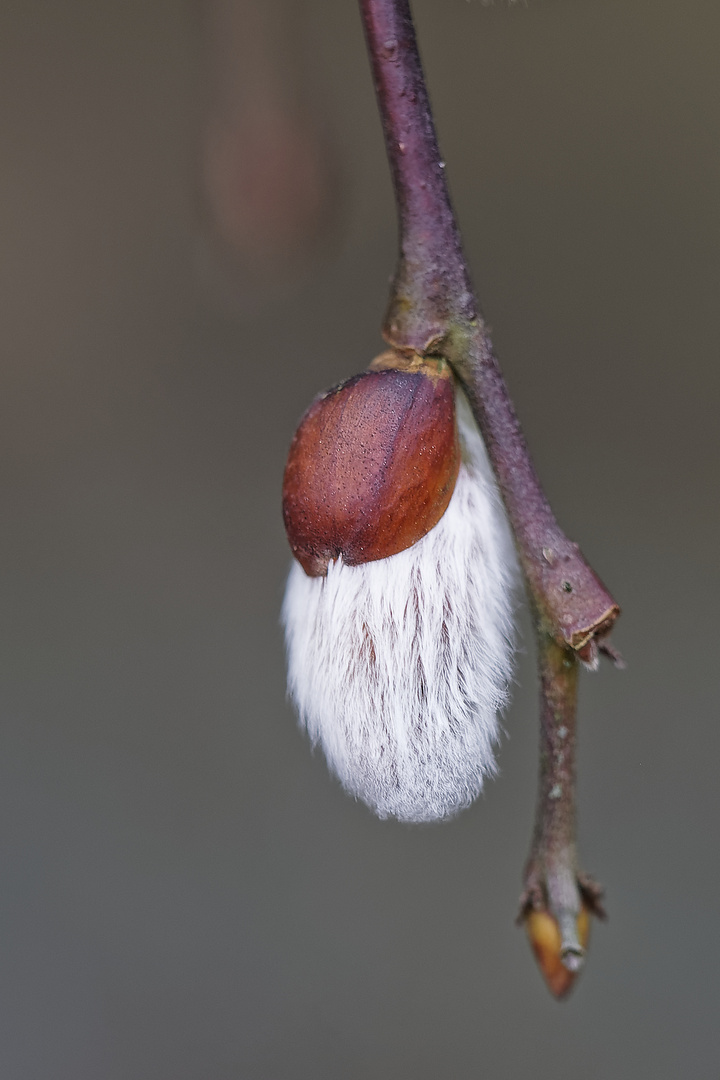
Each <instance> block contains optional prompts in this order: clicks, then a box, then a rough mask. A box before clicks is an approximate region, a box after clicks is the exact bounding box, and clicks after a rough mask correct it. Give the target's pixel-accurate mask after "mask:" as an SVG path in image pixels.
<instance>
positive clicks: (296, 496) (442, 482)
mask: <svg viewBox="0 0 720 1080" xmlns="http://www.w3.org/2000/svg"><path fill="white" fill-rule="evenodd" d="M459 466H460V451H459V445H458V436H457V427H456V423H455V390H454V386H453V380H452V376H451V374H450V371H449V368H448V367H447V365H445V364H444V363H442V362H437V361H427V362H423V363H419V364H417V363H416V364H414V365H412V367H409V366H408V365H405V369H404V370H399V369H398V368H384V369H383V370H371V371H366V372H364V373H363V374H362V375H356V376H354V377H353V378H351V379H348V380H347V381H346V382H343V383H341V384H340V385H339V386H336V387H334V388H333V389H332V390H329V391H328V392H327V393H326V394H324V395H323V396H322V397H320V398H318V399H317V400H316V401H315V402H314V403H313V404H312V405H311V406H310V408H309V409H308V411H307V412H306V413H305V416H304V417H303V419H302V420H301V422H300V426H299V427H298V430H297V432H296V434H295V437H294V439H293V442H292V445H291V447H290V453H289V456H288V461H287V466H286V469H285V479H284V482H283V516H284V519H285V528H286V530H287V534H288V539H289V541H290V546H291V547H292V550H293V554H294V555H295V558H296V559H297V560H298V562H299V563H300V564H301V566H302V567H303V569H304V570H305V572H306V573H307V574H309V575H310V576H312V577H317V576H320V575H323V574H325V573H326V572H327V567H328V563H329V562H330V560H331V559H337V558H338V557H339V556H342V558H343V560H344V562H346V563H348V564H349V565H351V566H356V565H359V564H360V563H365V562H372V561H374V560H376V559H384V558H387V557H388V556H390V555H395V554H397V553H398V552H399V551H403V550H404V549H405V548H408V547H410V546H411V545H412V544H415V543H417V541H418V540H420V539H421V538H422V537H423V536H424V535H425V534H426V533H427V532H429V531H430V529H432V527H433V526H434V525H436V524H437V522H438V521H439V520H440V518H441V517H442V515H443V514H444V513H445V510H446V509H447V505H448V503H449V502H450V497H451V495H452V492H453V489H454V487H455V481H456V479H457V474H458V469H459Z"/></svg>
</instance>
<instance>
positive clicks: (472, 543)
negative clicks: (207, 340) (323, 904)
mask: <svg viewBox="0 0 720 1080" xmlns="http://www.w3.org/2000/svg"><path fill="white" fill-rule="evenodd" d="M457 398H458V426H459V432H460V444H461V449H462V464H461V466H460V472H459V475H458V478H457V483H456V485H455V490H454V492H453V495H452V498H451V500H450V504H449V506H448V508H447V510H446V511H445V513H444V515H443V516H442V518H441V519H440V521H439V522H438V524H437V525H436V526H435V527H434V528H433V529H431V530H430V532H429V533H427V534H426V535H425V536H424V537H423V538H422V540H419V541H418V542H417V543H416V544H413V546H412V547H409V548H407V549H406V550H405V551H401V552H399V554H397V555H392V556H390V558H387V559H379V560H377V561H375V562H369V563H365V564H363V565H362V566H347V565H345V564H344V563H343V562H342V559H338V560H336V561H335V562H331V563H330V566H329V567H328V573H327V577H324V578H323V577H308V576H307V575H306V574H305V572H304V570H303V569H302V567H301V566H300V565H299V563H297V562H296V563H294V565H293V567H292V570H291V571H290V577H289V580H288V584H287V591H286V594H285V602H284V605H283V615H282V618H283V623H284V625H285V633H286V640H287V652H288V690H289V693H290V696H291V697H292V699H293V700H294V702H295V704H296V706H297V709H298V712H299V715H300V722H301V724H302V725H303V726H304V727H305V728H306V729H307V732H308V734H309V736H310V738H311V740H312V742H313V745H315V744H317V743H319V744H320V745H321V746H322V748H323V750H324V752H325V756H326V757H327V761H328V765H329V766H330V768H331V770H332V771H333V772H334V773H335V774H336V776H337V777H338V778H339V780H340V782H341V783H342V785H343V787H344V788H345V789H346V790H347V791H348V792H350V794H352V795H355V796H356V797H357V798H359V799H362V800H363V802H365V803H367V805H368V806H369V807H371V809H372V810H374V811H375V813H376V814H377V815H378V816H379V817H381V818H387V817H394V818H398V819H399V820H400V821H408V822H422V821H435V820H438V819H442V818H449V817H452V816H453V815H454V814H457V813H458V812H459V811H460V810H463V809H464V808H465V807H467V806H469V805H470V803H471V802H472V801H473V799H475V798H476V796H477V795H478V794H479V792H480V790H481V788H482V784H483V779H484V777H485V776H488V775H492V774H493V773H494V772H495V771H496V765H495V756H494V752H493V747H494V744H495V742H496V741H497V738H498V729H499V723H498V713H499V711H500V710H501V709H502V708H503V707H504V706H505V704H506V703H507V699H508V683H509V681H510V678H511V675H512V664H513V646H512V621H513V584H514V579H515V567H516V564H515V554H514V549H513V545H512V539H511V536H510V532H509V529H508V526H507V522H506V519H505V514H504V510H503V507H502V504H501V501H500V496H499V494H498V491H497V488H496V486H495V480H494V478H493V475H492V471H491V468H490V464H489V462H488V458H487V453H486V450H485V446H484V444H483V442H482V439H481V437H480V433H479V431H478V429H477V426H476V424H475V421H474V420H473V417H472V415H471V413H470V410H469V408H468V406H467V403H466V402H465V400H464V398H463V396H462V394H461V393H458V395H457Z"/></svg>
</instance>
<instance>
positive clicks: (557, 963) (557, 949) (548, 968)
mask: <svg viewBox="0 0 720 1080" xmlns="http://www.w3.org/2000/svg"><path fill="white" fill-rule="evenodd" d="M576 925H577V938H578V941H579V943H580V945H581V947H582V949H585V948H587V943H588V938H589V936H590V913H589V911H588V909H587V907H586V906H585V904H583V906H582V908H581V909H580V914H579V915H578V917H577V923H576ZM525 928H526V930H527V934H528V938H529V939H530V944H531V945H532V949H533V952H534V953H535V959H536V960H537V962H538V967H539V968H540V971H541V972H542V974H543V977H544V979H545V982H546V983H547V985H548V989H549V990H550V993H551V994H554V996H555V997H556V998H564V997H565V996H566V995H567V994H569V993H570V990H571V989H572V985H573V983H574V982H575V979H576V978H577V976H578V973H579V970H580V967H581V965H582V953H581V954H580V959H579V960H578V958H577V957H576V956H573V957H570V958H569V959H566V961H565V963H563V958H562V939H561V935H560V927H559V926H558V923H557V919H556V918H555V917H554V915H551V914H550V912H549V911H533V910H532V909H531V910H530V911H528V913H527V915H526V916H525ZM566 965H568V966H566Z"/></svg>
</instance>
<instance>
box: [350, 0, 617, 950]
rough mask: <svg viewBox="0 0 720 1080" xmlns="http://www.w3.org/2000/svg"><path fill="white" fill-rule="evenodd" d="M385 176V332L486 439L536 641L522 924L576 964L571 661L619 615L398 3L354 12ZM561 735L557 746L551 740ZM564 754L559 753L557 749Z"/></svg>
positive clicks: (581, 900) (591, 895) (586, 656)
mask: <svg viewBox="0 0 720 1080" xmlns="http://www.w3.org/2000/svg"><path fill="white" fill-rule="evenodd" d="M359 3H360V10H361V14H362V18H363V23H364V27H365V34H366V40H367V46H368V52H369V55H370V59H371V62H372V68H373V75H374V79H375V87H376V91H377V99H378V105H379V109H380V115H381V118H382V123H383V129H384V133H385V143H386V148H387V154H388V159H389V162H390V167H391V171H392V177H393V185H394V189H395V197H396V202H397V209H398V218H399V230H400V256H399V261H398V267H397V271H396V274H395V280H394V284H393V287H392V290H391V296H390V303H389V307H388V311H387V315H386V318H385V323H384V327H383V334H384V337H385V338H386V340H387V341H388V343H389V344H390V345H391V346H392V347H393V348H395V349H397V350H399V351H400V352H408V353H409V352H413V353H418V354H420V355H422V356H429V355H441V356H443V357H445V358H446V359H447V360H448V361H449V362H450V363H451V364H452V366H453V369H454V371H455V374H456V376H457V377H458V379H459V380H460V382H461V384H462V385H463V387H464V389H465V391H466V393H467V396H468V399H469V401H470V404H471V407H472V409H473V412H474V415H475V417H476V420H477V422H478V425H479V427H480V430H481V432H482V434H483V438H484V440H485V443H486V446H487V449H488V453H489V455H490V459H491V461H492V464H493V468H494V470H495V474H496V477H497V480H498V484H499V486H500V490H501V492H502V496H503V499H504V502H505V506H506V509H507V513H508V517H509V519H510V523H511V525H512V528H513V531H514V534H515V540H516V543H517V548H518V552H519V557H520V562H521V565H522V569H523V573H524V576H525V582H526V587H527V592H528V597H529V601H530V604H531V607H532V611H533V615H534V622H535V628H536V632H537V635H538V655H539V662H540V676H541V691H542V720H541V778H540V793H539V799H538V811H537V824H536V828H535V834H534V840H533V844H532V851H531V856H530V859H529V861H528V866H527V870H526V878H525V886H526V888H525V893H524V894H523V912H527V911H529V910H531V909H532V910H535V911H537V910H541V909H542V910H546V911H547V912H549V914H550V915H551V916H552V917H553V918H554V920H555V921H556V924H557V926H558V927H559V930H560V937H561V941H562V945H561V961H562V963H563V965H564V966H565V967H566V969H567V970H568V971H575V970H576V969H577V968H578V966H579V964H580V963H581V961H582V955H583V950H582V945H581V944H580V942H579V939H578V933H577V928H576V924H577V919H578V915H579V913H580V911H581V909H582V907H583V904H585V905H586V907H588V908H589V909H590V910H593V911H595V912H596V913H599V910H600V909H599V900H598V896H599V892H598V889H597V887H595V886H593V885H591V884H590V883H588V882H587V880H586V879H585V878H584V877H583V876H582V875H581V874H580V873H579V872H578V870H577V866H576V855H575V838H574V828H575V825H574V822H575V789H574V758H573V746H574V738H575V698H576V692H577V666H578V660H582V661H584V662H585V663H586V664H587V665H589V666H590V667H595V666H597V661H598V653H599V652H605V653H606V654H608V655H609V656H610V657H611V658H612V659H613V660H615V662H616V663H620V662H621V661H620V659H619V657H618V655H617V653H616V652H615V651H614V650H613V648H612V646H611V645H610V643H609V640H608V634H609V631H610V629H611V628H612V625H613V623H614V622H615V619H616V618H617V616H618V614H619V610H620V609H619V607H618V605H617V604H616V603H615V601H614V599H613V597H612V596H611V595H610V593H609V592H608V590H607V589H606V588H605V586H604V585H603V583H602V582H601V581H600V579H599V578H598V577H597V575H596V574H595V573H594V571H593V570H592V569H591V567H590V566H589V564H588V563H587V562H586V560H585V559H584V558H583V556H582V554H581V552H580V549H579V548H578V546H577V544H575V543H572V542H571V541H570V540H569V539H568V538H567V537H566V536H565V534H564V533H563V531H562V530H561V529H560V526H559V525H558V523H557V521H556V520H555V517H554V515H553V512H552V510H551V508H550V506H549V504H548V502H547V499H546V498H545V495H544V493H543V491H542V488H541V486H540V482H539V479H538V476H537V474H536V472H535V468H534V466H533V464H532V461H531V459H530V455H529V452H528V449H527V445H526V443H525V439H524V437H523V434H522V431H521V429H520V425H519V422H518V419H517V417H516V415H515V411H514V408H513V405H512V402H511V401H510V397H509V395H508V391H507V388H506V385H505V382H504V379H503V377H502V374H501V371H500V368H499V365H498V362H497V360H496V358H495V354H494V352H493V347H492V342H491V340H490V336H489V333H488V331H487V328H486V326H485V323H484V321H483V318H482V315H481V314H480V311H479V307H478V304H477V301H476V299H475V295H474V292H473V289H472V285H471V282H470V276H469V272H468V269H467V264H466V262H465V259H464V256H463V252H462V245H461V242H460V235H459V232H458V227H457V223H456V220H455V216H454V213H453V210H452V206H451V203H450V197H449V194H448V189H447V184H446V180H445V171H444V170H445V165H444V162H443V161H442V159H441V157H440V152H439V149H438V144H437V138H436V134H435V127H434V124H433V119H432V113H431V110H430V102H429V99H428V94H427V89H426V86H425V80H424V76H423V71H422V66H421V63H420V57H419V54H418V49H417V42H416V38H415V31H414V27H413V23H412V16H411V13H410V6H409V2H408V0H359ZM561 732H564V734H562V735H561V734H560V733H561ZM561 743H562V745H560V744H561Z"/></svg>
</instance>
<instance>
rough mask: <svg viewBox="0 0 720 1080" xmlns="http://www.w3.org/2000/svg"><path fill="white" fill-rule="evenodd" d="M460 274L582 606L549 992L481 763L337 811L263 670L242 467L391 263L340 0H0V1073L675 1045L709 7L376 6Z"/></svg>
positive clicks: (697, 745) (716, 74)
mask: <svg viewBox="0 0 720 1080" xmlns="http://www.w3.org/2000/svg"><path fill="white" fill-rule="evenodd" d="M415 10H416V17H417V25H418V31H419V35H420V39H421V45H422V47H423V54H424V59H425V62H426V67H427V71H428V78H429V83H430V89H431V94H432V97H433V101H434V104H435V108H436V118H437V122H438V126H439V130H440V135H441V142H442V146H443V151H444V154H445V157H446V159H447V162H448V174H449V178H450V183H451V187H452V191H453V196H454V200H455V203H456V209H457V211H458V214H459V217H460V221H461V225H462V228H463V232H464V237H465V243H466V248H467V251H468V255H469V257H470V261H471V265H472V267H473V273H474V276H475V280H476V284H477V287H478V290H479V294H480V297H481V302H482V304H483V307H484V310H485V313H486V315H487V318H488V320H489V322H490V324H491V326H492V328H493V333H494V338H495V342H496V346H497V349H498V352H499V355H500V357H501V361H502V363H503V367H504V370H505V372H506V376H507V379H508V381H509V384H510V387H511V390H512V392H513V394H514V396H515V399H516V405H517V408H518V411H519V414H520V417H521V419H522V422H523V424H524V427H525V430H526V433H527V436H528V439H529V442H530V445H531V448H532V451H533V453H534V456H535V459H536V463H537V466H538V469H539V471H540V474H541V476H542V479H543V482H544V484H545V486H546V489H547V491H548V493H549V495H550V497H551V499H552V502H553V504H554V506H555V508H556V512H557V514H558V516H559V518H560V521H561V522H562V524H563V525H564V527H565V528H566V529H567V531H568V532H569V534H570V535H571V536H572V537H573V538H574V539H576V540H578V541H579V542H580V543H581V545H582V546H583V548H584V549H585V551H586V554H587V555H588V556H589V558H590V559H591V561H592V562H593V564H594V566H595V567H596V569H597V571H598V572H599V573H600V574H601V576H602V577H603V578H604V579H605V580H606V581H607V582H608V584H609V585H610V586H611V588H612V589H613V591H614V592H615V595H616V596H617V598H618V599H619V601H620V602H621V604H622V605H623V607H624V615H623V618H622V620H621V622H620V624H619V625H618V628H617V631H616V634H615V641H616V644H617V645H618V646H619V647H620V648H621V650H622V651H623V653H624V654H625V656H626V658H627V660H628V662H629V667H628V670H627V671H626V672H622V673H619V672H615V671H613V670H612V669H611V668H610V667H609V666H608V665H605V666H604V667H603V669H602V670H601V671H600V673H599V674H598V675H594V676H590V675H584V676H583V678H582V685H581V727H580V845H581V854H582V859H583V863H584V865H585V867H586V868H587V869H588V870H590V871H592V872H593V873H595V874H596V875H597V876H598V877H599V878H600V879H601V880H602V881H603V882H604V883H605V884H606V886H607V889H608V907H609V912H610V921H609V923H607V924H606V925H601V926H596V927H595V929H594V932H593V939H592V942H591V952H590V957H589V961H588V965H587V971H586V973H585V975H584V976H583V978H582V979H581V981H580V982H579V983H578V985H577V987H576V990H575V993H574V995H573V997H572V998H571V999H570V1000H569V1001H568V1002H566V1003H564V1004H562V1005H558V1004H556V1003H555V1002H554V1001H552V1000H551V998H550V996H549V995H548V993H547V991H546V990H545V988H544V985H543V984H542V982H541V979H540V976H539V974H538V972H537V970H536V969H535V966H534V962H533V960H532V957H531V955H530V952H529V949H528V946H527V944H526V941H525V938H524V934H523V933H522V931H520V930H518V929H516V928H515V926H514V925H513V918H514V914H515V906H516V902H517V897H518V894H519V890H520V875H521V868H522V864H523V861H524V858H525V855H526V850H527V845H528V840H529V834H530V828H531V821H532V813H533V804H534V797H535V769H536V735H537V730H536V724H537V719H536V700H535V699H536V687H535V676H534V669H533V655H532V641H531V638H530V635H529V633H528V631H527V624H526V623H524V627H525V630H524V642H525V645H524V652H523V655H522V656H521V658H520V664H519V669H518V686H517V692H516V695H515V701H514V704H513V707H512V710H511V711H510V713H509V714H508V716H507V718H506V728H507V733H508V738H507V739H506V741H505V744H504V747H503V749H502V753H501V769H502V773H501V776H500V778H499V779H498V780H497V781H496V782H495V783H493V784H492V785H490V786H489V787H488V788H487V791H486V793H485V794H484V795H483V797H482V798H481V800H480V801H479V803H478V804H477V805H476V806H474V807H473V808H472V810H470V811H469V812H467V813H465V814H464V815H463V816H462V817H461V818H460V819H459V820H457V821H456V822H454V823H452V824H449V825H445V826H442V827H435V828H414V829H413V828H406V827H400V826H398V825H396V824H394V823H391V822H378V821H376V820H374V819H373V818H372V816H371V815H370V813H369V812H368V811H367V810H366V809H365V808H364V807H363V806H360V805H356V804H355V803H353V802H352V801H351V800H350V799H349V798H347V797H346V796H344V795H343V794H342V792H341V791H340V790H339V788H338V786H337V784H336V783H335V782H334V781H333V780H332V779H331V778H330V777H329V776H328V774H327V771H326V768H325V764H324V761H323V760H322V758H321V757H320V756H318V755H315V756H313V755H312V754H311V753H310V750H309V748H308V746H307V744H306V741H305V739H304V738H303V737H302V735H301V734H300V732H299V731H298V730H297V727H296V724H295V720H294V717H293V713H292V710H291V709H290V707H289V706H288V704H287V703H286V701H285V687H284V661H283V643H282V638H281V633H280V630H279V626H278V609H279V606H280V602H281V597H282V591H283V580H284V576H285V573H286V570H287V567H288V562H289V552H288V548H287V546H286V541H285V537H284V534H283V529H282V523H281V517H280V509H279V489H280V482H281V475H282V469H283V462H284V457H285V454H286V451H287V447H288V443H289V440H290V437H291V434H292V432H293V429H294V426H295V424H296V422H297V419H298V418H299V416H300V414H301V413H302V412H303V410H304V409H305V407H306V406H307V404H308V403H309V401H310V400H311V398H312V397H313V396H314V395H315V393H316V392H317V391H319V390H320V389H322V388H324V387H326V386H328V385H330V384H332V383H333V382H337V381H338V380H340V379H342V378H344V377H346V376H348V375H350V374H353V373H355V372H356V371H358V370H361V369H362V368H364V367H365V366H366V364H367V363H368V361H369V360H370V359H371V358H372V357H373V356H374V355H375V354H376V353H377V352H378V351H380V348H381V344H382V343H381V341H380V337H379V329H378V328H379V325H380V321H381V317H382V314H383V311H384V305H385V301H386V296H387V282H388V277H389V275H390V274H391V272H392V269H393V265H394V257H395V245H396V237H395V225H394V210H393V202H392V194H391V189H390V184H389V179H388V173H387V169H386V165H385V160H384V150H383V145H382V140H381V133H380V125H379V121H378V118H377V113H376V109H375V102H374V97H373V91H372V85H371V81H370V77H369V73H368V68H367V61H366V58H365V54H364V45H363V41H362V35H361V29H360V23H359V17H358V13H357V11H356V5H355V3H354V0H287V2H285V3H283V2H281V0H258V2H257V3H255V2H250V0H238V2H235V3H231V2H229V0H209V2H207V3H205V4H200V3H196V4H194V5H193V4H191V3H187V2H181V0H142V2H141V0H125V2H123V3H116V2H111V0H53V2H52V3H51V2H49V0H45V2H41V0H22V2H20V0H15V2H13V0H6V2H5V3H4V4H2V6H0V131H1V132H2V136H1V138H2V155H1V161H0V230H1V232H0V235H1V236H2V244H1V245H0V307H1V312H0V349H1V352H2V364H1V367H0V379H1V380H2V391H1V401H2V425H1V426H0V442H1V448H0V468H1V471H2V494H1V505H2V525H1V527H0V536H1V541H0V543H1V562H0V566H1V568H2V569H1V598H2V603H1V607H0V611H1V625H2V648H1V649H0V665H1V670H2V691H1V694H0V874H1V877H0V1076H2V1078H3V1080H38V1078H48V1080H230V1078H241V1080H402V1078H408V1080H436V1078H439V1077H449V1078H452V1080H470V1078H473V1080H475V1078H478V1077H482V1078H483V1080H484V1078H487V1080H530V1078H532V1080H541V1078H543V1080H544V1078H548V1080H549V1078H553V1080H578V1078H583V1080H641V1078H642V1080H644V1078H651V1077H652V1078H653V1080H671V1078H673V1080H674V1078H678V1077H682V1078H683V1080H701V1078H702V1080H705V1078H707V1080H718V1077H720V1033H719V1031H718V1015H719V1013H720V1010H719V1008H718V1004H719V1001H718V998H719V996H720V995H719V993H718V988H719V983H720V976H719V974H718V965H719V962H720V943H719V940H718V889H719V887H720V866H719V864H718V855H717V847H718V845H717V828H718V820H719V810H720V799H719V796H718V783H717V773H718V754H719V751H720V735H719V734H718V730H719V729H718V708H717V702H718V697H719V690H720V687H719V686H718V683H719V681H720V680H719V675H718V662H717V644H716V642H717V629H716V624H717V608H718V592H719V589H718V586H719V584H720V582H719V573H718V524H719V521H718V517H719V515H718V498H717V472H718V445H717V430H718V423H717V410H718V390H719V383H720V372H719V366H718V341H719V340H720V305H719V304H718V270H719V269H720V257H719V243H718V241H719V233H718V229H719V226H720V214H719V210H720V195H719V191H720V188H719V185H718V180H719V179H720V177H719V175H718V174H719V172H720V64H719V63H718V38H719V36H720V5H718V4H717V3H716V2H714V0H683V2H681V3H678V2H677V0H630V2H628V0H624V2H620V0H527V2H526V3H520V2H516V3H502V2H501V0H496V2H495V3H493V4H490V3H482V2H481V0H470V2H467V0H417V2H416V4H415Z"/></svg>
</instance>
